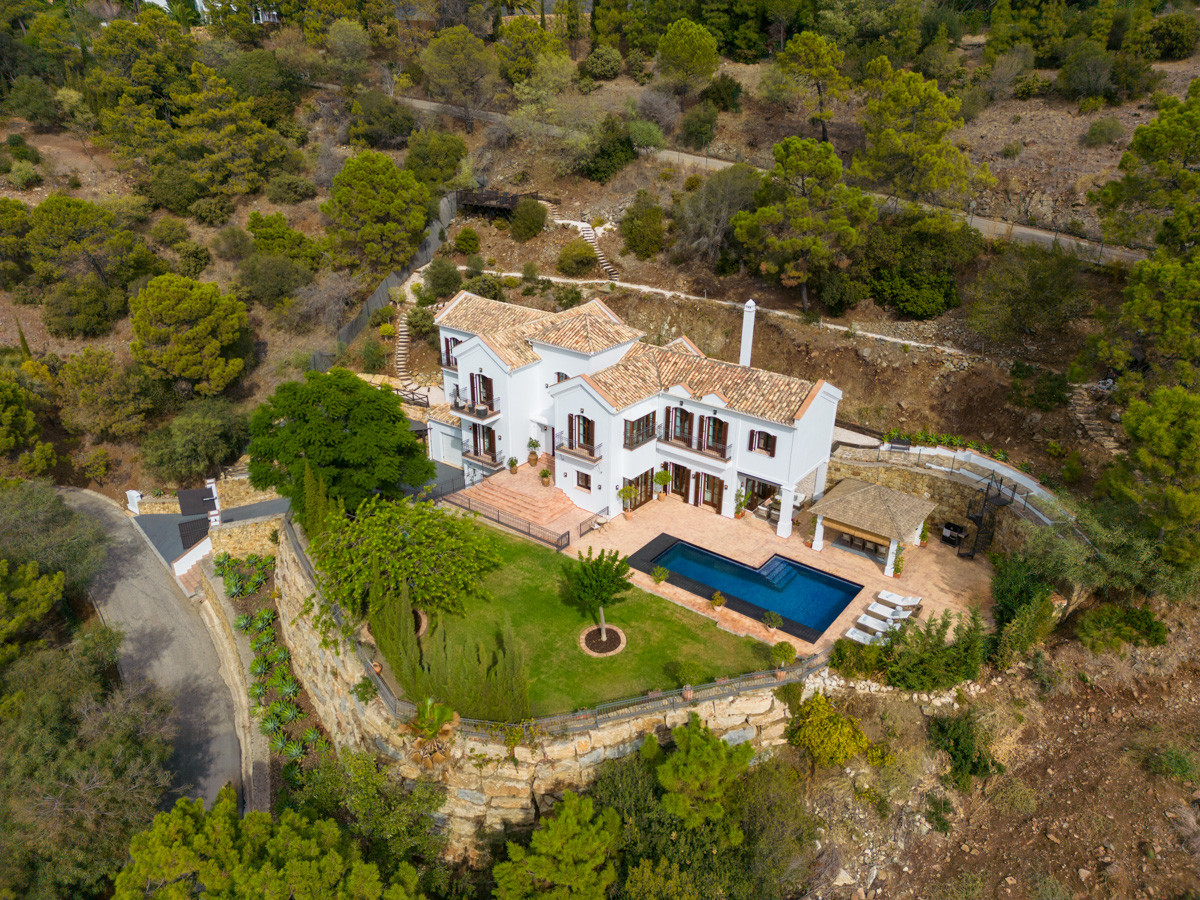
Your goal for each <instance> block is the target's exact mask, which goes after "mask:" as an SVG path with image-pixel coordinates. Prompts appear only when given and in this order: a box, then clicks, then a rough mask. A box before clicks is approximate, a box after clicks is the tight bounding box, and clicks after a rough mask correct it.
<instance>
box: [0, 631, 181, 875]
mask: <svg viewBox="0 0 1200 900" xmlns="http://www.w3.org/2000/svg"><path fill="white" fill-rule="evenodd" d="M119 644H120V636H119V635H118V634H116V633H115V632H111V631H107V630H106V629H103V628H96V629H88V630H86V631H85V632H84V633H83V634H82V635H81V636H80V637H79V638H78V639H77V640H76V642H75V643H74V644H72V645H71V646H70V647H69V648H67V649H63V650H47V651H41V652H38V653H33V654H31V655H29V656H26V657H23V658H22V659H19V660H17V661H16V662H15V663H13V664H12V665H11V666H10V667H9V669H8V670H7V671H6V673H5V675H4V692H5V694H6V695H7V696H6V698H5V703H6V715H5V727H4V728H3V729H2V730H0V820H2V821H4V823H5V826H4V831H5V853H4V854H3V855H2V856H0V893H3V894H5V895H6V896H16V897H88V896H100V895H102V893H103V891H104V889H105V887H106V885H107V882H108V879H109V878H110V877H111V875H112V874H114V871H115V870H116V868H117V867H118V865H119V864H120V860H121V859H122V858H124V856H125V853H126V849H127V848H128V846H129V839H130V837H131V836H132V835H133V834H134V833H136V832H137V831H138V830H140V829H141V828H144V827H145V826H146V825H147V824H148V823H149V822H150V820H151V819H152V818H153V816H154V813H155V812H156V810H157V808H158V806H159V804H160V802H161V801H162V797H163V795H164V793H165V792H166V790H167V788H168V787H169V785H170V781H171V777H170V774H169V772H168V771H167V768H166V761H167V758H168V756H169V754H170V749H171V737H172V735H171V726H170V724H169V723H170V719H169V717H168V713H169V712H170V704H169V702H168V701H167V700H166V699H165V698H164V697H162V696H160V695H159V694H157V693H156V692H155V691H153V690H151V689H148V688H146V687H144V686H143V687H124V688H122V687H118V686H117V685H115V684H114V683H112V681H111V680H110V679H109V674H108V673H110V672H111V671H113V670H114V668H115V663H116V652H117V647H118V645H119Z"/></svg>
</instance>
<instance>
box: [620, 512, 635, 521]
mask: <svg viewBox="0 0 1200 900" xmlns="http://www.w3.org/2000/svg"><path fill="white" fill-rule="evenodd" d="M621 515H623V516H624V517H625V518H627V519H632V518H633V513H632V512H630V511H629V510H625V512H623V513H622V514H621Z"/></svg>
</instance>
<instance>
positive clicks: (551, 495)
mask: <svg viewBox="0 0 1200 900" xmlns="http://www.w3.org/2000/svg"><path fill="white" fill-rule="evenodd" d="M512 477H513V476H511V475H509V474H508V472H500V473H499V474H496V475H493V476H492V477H490V478H485V479H484V480H483V481H481V482H479V483H478V484H474V485H471V486H470V487H468V488H465V489H464V490H462V491H459V492H458V496H460V497H464V498H469V499H470V500H473V501H475V502H477V503H486V504H487V505H488V506H490V507H492V508H494V509H498V510H500V511H501V512H505V513H508V514H509V515H513V516H517V517H518V518H520V519H524V520H525V521H527V522H533V523H534V524H535V525H541V526H543V527H544V526H547V525H549V524H550V523H551V522H553V521H554V520H555V519H560V518H562V517H563V516H566V515H568V514H570V513H574V512H577V511H578V507H577V506H576V505H575V504H574V503H572V502H571V499H570V498H569V497H568V496H567V495H566V494H565V493H564V492H563V491H561V490H559V489H558V488H556V487H548V488H542V489H541V492H539V493H538V494H536V495H534V494H526V493H524V492H522V491H517V490H513V489H511V488H509V487H508V486H507V485H505V483H504V482H505V479H508V478H512Z"/></svg>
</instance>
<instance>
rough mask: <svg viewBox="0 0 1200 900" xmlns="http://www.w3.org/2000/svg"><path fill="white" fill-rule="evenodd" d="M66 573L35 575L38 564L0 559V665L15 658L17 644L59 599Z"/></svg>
mask: <svg viewBox="0 0 1200 900" xmlns="http://www.w3.org/2000/svg"><path fill="white" fill-rule="evenodd" d="M65 578H66V576H65V575H63V573H62V572H54V573H50V574H46V575H39V574H38V564H37V563H36V562H29V563H26V564H25V565H23V566H21V565H16V564H13V563H10V562H9V561H8V560H7V559H0V667H2V666H6V665H8V663H10V662H12V661H13V660H14V659H16V657H17V654H18V653H20V651H21V645H22V643H23V642H24V640H26V639H28V637H29V636H30V635H31V633H32V631H33V630H34V629H35V628H36V627H37V626H38V625H40V624H41V623H42V622H43V621H44V620H45V618H46V616H48V615H49V614H50V611H51V610H52V609H54V606H55V604H57V603H58V602H60V601H61V600H62V596H63V584H64V580H65Z"/></svg>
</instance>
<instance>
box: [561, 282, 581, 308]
mask: <svg viewBox="0 0 1200 900" xmlns="http://www.w3.org/2000/svg"><path fill="white" fill-rule="evenodd" d="M582 302H583V291H581V290H580V289H579V288H577V287H574V286H572V285H569V284H556V285H555V286H554V305H555V306H557V307H558V308H559V309H571V308H573V307H576V306H578V305H579V304H580V303H582Z"/></svg>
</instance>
